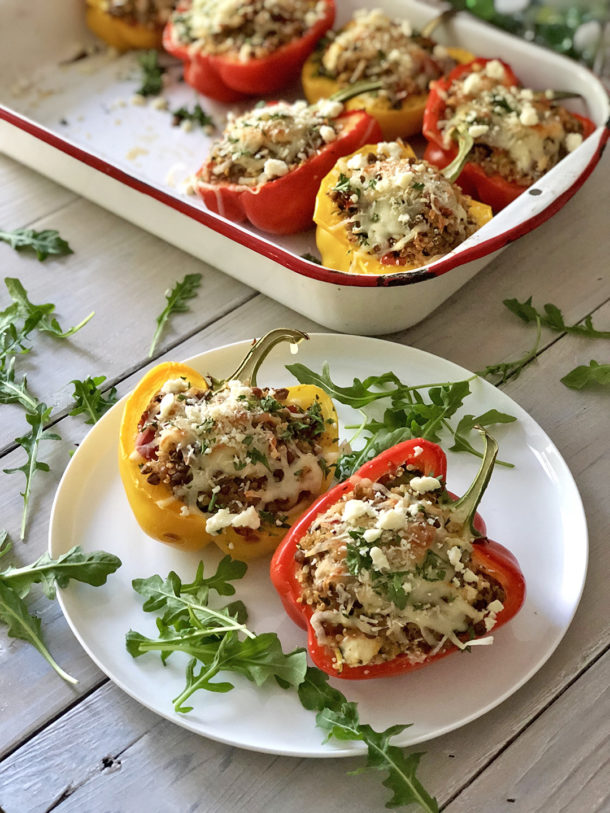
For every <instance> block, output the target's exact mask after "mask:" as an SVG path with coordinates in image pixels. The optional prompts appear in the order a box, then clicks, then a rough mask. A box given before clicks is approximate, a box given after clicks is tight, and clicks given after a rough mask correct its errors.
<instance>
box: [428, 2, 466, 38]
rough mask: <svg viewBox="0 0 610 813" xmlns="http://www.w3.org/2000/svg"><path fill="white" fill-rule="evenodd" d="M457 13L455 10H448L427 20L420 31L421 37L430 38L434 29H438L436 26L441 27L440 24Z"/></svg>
mask: <svg viewBox="0 0 610 813" xmlns="http://www.w3.org/2000/svg"><path fill="white" fill-rule="evenodd" d="M457 12H458V9H456V8H448V9H447V10H446V11H443V13H442V14H437V16H436V17H433V18H432V19H431V20H429V21H428V22H427V23H426V24H425V26H424V27H423V28H422V30H421V31H420V34H421V36H422V37H426V38H427V37H430V36H431V35H432V32H433V31H434V29H435V28H438V26H439V25H441V24H442V23H446V22H447V21H448V20H450V19H451V18H452V17H453V16H454V15H455V14H457Z"/></svg>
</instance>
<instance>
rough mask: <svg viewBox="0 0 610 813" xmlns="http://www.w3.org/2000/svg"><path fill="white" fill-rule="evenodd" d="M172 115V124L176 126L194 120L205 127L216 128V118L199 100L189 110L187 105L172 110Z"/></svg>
mask: <svg viewBox="0 0 610 813" xmlns="http://www.w3.org/2000/svg"><path fill="white" fill-rule="evenodd" d="M172 116H173V119H172V124H173V125H174V126H178V125H179V124H182V122H183V121H192V122H193V124H198V125H199V126H200V127H203V128H204V129H208V130H210V129H216V125H215V124H214V119H213V118H212V117H211V116H210V115H208V113H206V112H205V110H204V109H203V108H202V107H201V105H200V104H199V102H198V103H197V104H196V105H195V106H194V107H193V109H192V110H189V109H188V107H185V106H182V107H179V108H178V109H177V110H172Z"/></svg>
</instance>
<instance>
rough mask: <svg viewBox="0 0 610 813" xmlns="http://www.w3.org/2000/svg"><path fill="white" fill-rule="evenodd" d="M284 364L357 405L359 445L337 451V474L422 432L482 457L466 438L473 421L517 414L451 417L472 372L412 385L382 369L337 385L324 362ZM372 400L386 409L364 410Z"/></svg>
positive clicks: (467, 388)
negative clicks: (317, 369) (312, 367)
mask: <svg viewBox="0 0 610 813" xmlns="http://www.w3.org/2000/svg"><path fill="white" fill-rule="evenodd" d="M286 369H287V370H288V371H289V372H290V373H292V375H293V376H294V377H295V378H296V379H297V381H299V383H300V384H313V385H315V386H318V387H321V388H322V389H323V390H324V391H325V392H327V393H328V394H329V395H330V396H331V398H333V399H335V400H336V401H339V402H340V403H342V404H345V405H346V406H350V407H352V408H354V409H357V410H360V411H361V413H362V415H363V420H362V423H361V424H360V426H359V427H358V432H357V435H356V436H355V437H359V436H363V437H364V445H363V446H362V448H361V449H359V450H357V451H354V452H347V453H345V454H343V455H341V456H340V457H339V459H338V460H337V463H336V467H335V475H336V477H337V478H338V479H339V480H345V479H347V478H348V477H349V476H350V475H352V474H353V473H354V472H355V471H356V470H357V469H359V468H360V466H362V465H363V464H364V463H366V461H367V460H371V459H372V458H373V457H375V456H376V455H378V454H379V453H380V452H382V451H384V450H385V449H389V448H390V447H391V446H394V445H396V444H397V443H401V442H402V441H403V440H408V439H410V438H418V437H422V438H426V439H427V440H430V441H433V442H434V443H438V442H439V441H440V440H441V439H443V437H444V438H445V439H446V438H449V439H451V440H452V441H453V446H451V447H450V448H451V450H452V451H456V452H469V453H470V454H474V455H476V456H477V457H481V452H479V451H478V450H477V449H475V448H474V446H473V445H472V443H471V442H470V440H469V435H470V433H471V430H472V428H473V427H474V425H475V424H479V425H485V426H492V425H494V424H498V423H511V422H513V421H515V420H516V418H515V417H514V416H512V415H508V414H507V413H503V412H499V411H498V410H495V409H494V410H488V411H487V412H485V413H483V414H482V415H476V416H474V415H466V416H464V417H463V418H462V419H461V420H460V421H459V423H458V424H457V426H455V425H454V424H453V423H452V422H451V419H452V418H453V416H454V415H455V413H456V412H457V411H458V410H459V409H460V408H461V407H462V405H463V403H464V401H465V399H466V398H467V397H468V396H469V395H470V392H471V390H470V383H471V381H472V380H473V379H474V377H473V379H467V380H464V381H446V382H442V383H431V384H417V385H411V384H404V383H403V382H402V381H400V379H399V378H398V376H397V375H396V374H395V373H393V372H387V373H383V374H381V375H372V376H369V377H368V378H365V379H364V380H362V381H361V380H360V379H359V378H354V380H353V382H352V384H351V386H349V387H341V386H339V385H338V384H336V383H335V382H334V381H333V380H332V377H331V372H330V367H329V365H328V364H324V365H323V367H322V372H321V373H316V372H315V371H313V370H310V369H309V368H308V367H306V366H305V365H304V364H289V365H287V367H286ZM377 402H384V406H385V410H384V412H383V414H382V416H381V418H379V417H375V416H373V415H371V414H369V413H368V412H367V407H370V406H371V405H373V404H376V403H377ZM386 404H387V405H386ZM378 411H379V410H377V412H378ZM351 428H354V427H351ZM354 439H355V438H353V439H352V440H354ZM502 465H510V464H507V463H503V464H502Z"/></svg>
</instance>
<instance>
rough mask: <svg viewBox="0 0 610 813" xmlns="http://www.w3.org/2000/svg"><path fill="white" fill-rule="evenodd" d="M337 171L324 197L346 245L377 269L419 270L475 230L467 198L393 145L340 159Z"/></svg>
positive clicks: (384, 145)
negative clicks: (378, 266)
mask: <svg viewBox="0 0 610 813" xmlns="http://www.w3.org/2000/svg"><path fill="white" fill-rule="evenodd" d="M338 167H339V170H340V174H339V179H338V182H337V183H336V184H335V186H334V187H333V188H332V189H331V190H330V191H329V194H330V196H331V198H332V200H333V202H334V203H335V205H336V206H337V209H338V211H339V213H340V214H341V216H342V218H343V223H344V226H345V229H346V233H347V236H348V239H349V240H350V242H352V243H355V244H356V245H357V246H358V248H359V250H360V251H364V252H366V253H367V254H371V255H373V256H375V257H376V258H377V259H378V260H379V261H380V262H382V263H386V264H388V265H410V266H413V267H417V266H419V265H425V264H426V263H427V262H430V261H431V260H433V259H435V258H437V257H440V256H442V255H444V254H447V253H448V252H449V251H452V250H453V249H454V248H456V247H457V246H458V245H460V243H462V242H463V241H464V240H465V239H466V238H467V237H469V236H470V235H471V234H473V233H474V232H475V231H476V230H477V228H478V223H477V222H476V221H475V219H474V217H473V215H472V213H471V211H470V208H469V207H470V202H471V200H470V198H469V197H467V196H466V195H464V194H463V193H462V192H461V190H460V189H459V187H457V186H456V185H455V184H452V183H451V182H450V181H448V180H447V179H446V178H445V177H444V176H443V174H442V172H441V171H440V170H439V169H437V168H436V167H434V166H431V165H430V164H428V163H426V162H425V161H422V160H420V159H419V158H405V157H402V155H401V148H400V145H399V144H397V143H396V144H393V143H384V144H378V145H377V147H376V150H375V152H370V153H368V155H365V154H362V153H359V154H356V155H354V156H352V157H351V158H349V159H341V160H340V162H339V164H338Z"/></svg>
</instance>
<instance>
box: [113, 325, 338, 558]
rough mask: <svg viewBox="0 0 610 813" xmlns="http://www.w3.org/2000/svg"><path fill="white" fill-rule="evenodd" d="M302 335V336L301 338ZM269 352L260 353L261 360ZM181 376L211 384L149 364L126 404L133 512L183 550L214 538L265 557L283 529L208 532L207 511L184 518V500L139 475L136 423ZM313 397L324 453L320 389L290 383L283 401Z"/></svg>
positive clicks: (125, 473) (331, 429) (331, 420)
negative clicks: (319, 416)
mask: <svg viewBox="0 0 610 813" xmlns="http://www.w3.org/2000/svg"><path fill="white" fill-rule="evenodd" d="M274 333H277V331H274ZM284 333H286V331H284ZM291 333H293V334H296V331H291ZM299 333H300V332H299ZM267 335H268V336H269V335H270V334H267ZM303 335H304V334H300V336H301V337H302V336H303ZM265 338H266V337H264V339H265ZM264 339H261V340H260V342H263V341H264ZM276 343H277V342H276ZM257 344H258V343H257ZM271 346H273V344H272V345H271ZM255 347H256V346H255ZM268 349H270V348H268ZM268 349H267V352H268ZM251 352H252V351H251ZM267 352H265V353H264V355H263V358H264V357H265V356H266V355H267ZM259 358H260V357H259ZM261 361H262V359H260V360H258V363H259V364H260V362H261ZM240 366H241V365H240ZM246 375H247V371H244V375H243V376H242V378H240V380H242V381H244V380H245V378H246ZM181 376H184V377H185V378H187V379H188V380H189V381H190V382H191V383H192V385H193V386H196V387H198V388H200V389H201V390H204V391H205V390H207V389H209V388H210V381H209V380H208V379H206V378H205V377H204V376H203V375H201V373H198V372H197V371H196V370H194V369H192V368H191V367H189V366H188V365H186V364H179V363H176V362H164V363H162V364H159V365H157V366H156V367H153V368H152V369H151V370H150V371H149V372H148V373H147V374H146V375H145V376H144V378H143V379H142V380H141V381H140V383H139V384H138V385H137V387H136V388H135V390H134V391H133V392H132V393H131V395H130V396H129V397H128V399H127V402H126V404H125V409H124V412H123V418H122V421H121V428H120V437H119V472H120V475H121V480H122V482H123V486H124V488H125V493H126V495H127V499H128V501H129V504H130V506H131V509H132V511H133V513H134V516H135V518H136V520H137V521H138V524H139V525H140V527H141V528H142V530H143V531H144V533H146V534H147V535H148V536H151V537H153V538H154V539H158V540H159V541H160V542H165V543H166V544H169V545H173V546H176V547H179V548H181V549H183V550H199V549H201V548H203V547H205V546H206V545H208V544H209V543H210V542H214V543H215V544H216V545H218V547H219V548H221V549H222V550H223V551H224V552H225V553H228V554H229V555H231V556H232V557H233V558H235V559H242V560H246V559H253V558H256V557H258V556H264V555H265V554H268V553H270V552H271V551H273V550H274V549H275V547H276V546H277V543H278V542H279V540H280V539H281V538H282V536H283V535H284V534H285V532H286V530H285V528H278V527H277V526H274V525H270V524H268V523H264V524H263V525H261V527H260V528H259V529H257V530H253V529H248V534H247V536H245V535H242V534H239V533H237V531H236V530H235V529H233V528H225V529H223V531H222V532H221V533H220V534H209V533H207V532H206V530H205V523H206V518H207V516H206V515H204V514H188V515H186V516H183V515H182V514H181V512H180V509H181V507H182V505H183V503H182V502H181V501H180V500H178V499H173V497H172V494H171V492H169V491H168V489H167V486H165V485H164V484H163V483H160V484H159V485H151V484H150V483H149V482H148V481H147V479H146V477H144V476H143V475H142V474H141V473H140V464H141V463H142V458H141V457H140V456H139V455H137V454H134V451H135V448H136V439H137V436H138V424H139V422H140V420H141V417H142V415H143V414H144V413H145V412H146V409H147V407H148V405H149V403H150V401H151V399H152V398H153V396H154V395H155V394H156V393H157V392H158V391H159V390H160V389H161V387H162V386H163V384H164V383H165V382H166V381H168V380H171V379H175V378H180V377H181ZM316 400H317V401H318V403H319V404H320V407H321V413H322V416H323V418H324V420H325V421H328V423H327V424H326V429H325V431H324V434H323V435H321V436H320V438H319V443H320V445H321V446H322V448H323V449H324V451H325V452H326V453H329V452H336V451H337V449H338V447H337V435H338V426H337V415H336V412H335V408H334V405H333V402H332V400H331V399H330V398H329V396H328V395H327V394H326V393H325V392H323V390H321V389H319V388H318V387H314V386H311V385H298V386H295V387H291V388H288V396H287V398H286V399H285V400H284V401H283V402H282V403H286V404H295V405H298V406H300V407H302V408H307V407H309V406H311V404H312V403H314V401H316ZM331 479H332V475H331V474H330V473H329V474H328V475H327V477H326V478H325V480H324V482H323V485H322V488H324V489H326V488H328V485H329V483H330V480H331ZM310 502H311V501H309V502H303V501H301V502H300V503H298V504H297V505H295V506H294V508H293V509H291V511H290V512H287V517H288V519H287V523H288V524H291V523H292V522H294V521H295V520H296V519H297V518H298V517H299V516H300V514H301V513H302V512H303V511H304V510H305V508H306V507H307V505H309V504H310Z"/></svg>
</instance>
